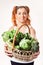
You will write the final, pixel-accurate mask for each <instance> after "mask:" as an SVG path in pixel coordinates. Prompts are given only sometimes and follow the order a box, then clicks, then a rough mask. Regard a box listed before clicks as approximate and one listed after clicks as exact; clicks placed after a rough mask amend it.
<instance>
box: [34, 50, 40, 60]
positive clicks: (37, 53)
mask: <svg viewBox="0 0 43 65" xmlns="http://www.w3.org/2000/svg"><path fill="white" fill-rule="evenodd" d="M39 54H40V52H39V51H38V52H36V53H35V54H33V59H35V58H37V57H38V55H39Z"/></svg>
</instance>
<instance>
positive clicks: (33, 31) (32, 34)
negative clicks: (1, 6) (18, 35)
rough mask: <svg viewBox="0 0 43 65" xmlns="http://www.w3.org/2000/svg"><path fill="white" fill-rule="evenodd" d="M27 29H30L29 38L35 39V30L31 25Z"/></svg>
mask: <svg viewBox="0 0 43 65" xmlns="http://www.w3.org/2000/svg"><path fill="white" fill-rule="evenodd" d="M29 28H30V34H31V36H32V37H34V38H36V31H35V29H34V28H33V27H32V26H31V25H30V26H29Z"/></svg>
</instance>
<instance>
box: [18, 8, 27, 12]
mask: <svg viewBox="0 0 43 65" xmlns="http://www.w3.org/2000/svg"><path fill="white" fill-rule="evenodd" d="M17 12H27V11H26V9H25V8H19V9H17Z"/></svg>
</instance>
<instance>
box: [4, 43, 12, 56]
mask: <svg viewBox="0 0 43 65" xmlns="http://www.w3.org/2000/svg"><path fill="white" fill-rule="evenodd" d="M4 51H5V53H6V55H7V56H9V57H12V56H13V54H12V51H10V50H8V45H7V44H5V45H4Z"/></svg>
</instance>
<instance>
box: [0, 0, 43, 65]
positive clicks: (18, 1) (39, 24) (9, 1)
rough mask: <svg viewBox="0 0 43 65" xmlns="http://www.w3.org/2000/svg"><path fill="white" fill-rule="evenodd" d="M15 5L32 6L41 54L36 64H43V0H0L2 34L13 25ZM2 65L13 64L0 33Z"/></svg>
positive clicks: (31, 11) (32, 15) (0, 61)
mask: <svg viewBox="0 0 43 65" xmlns="http://www.w3.org/2000/svg"><path fill="white" fill-rule="evenodd" d="M15 5H27V6H29V8H30V17H31V24H32V26H33V27H34V29H35V30H36V36H37V38H38V40H39V42H40V55H39V56H38V58H37V59H35V63H34V65H43V0H0V34H2V33H3V32H4V31H6V30H8V29H9V28H10V27H11V26H12V23H11V12H12V9H13V6H15ZM0 65H11V64H10V59H9V58H8V57H7V56H6V55H5V53H4V43H3V41H2V38H1V35H0Z"/></svg>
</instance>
